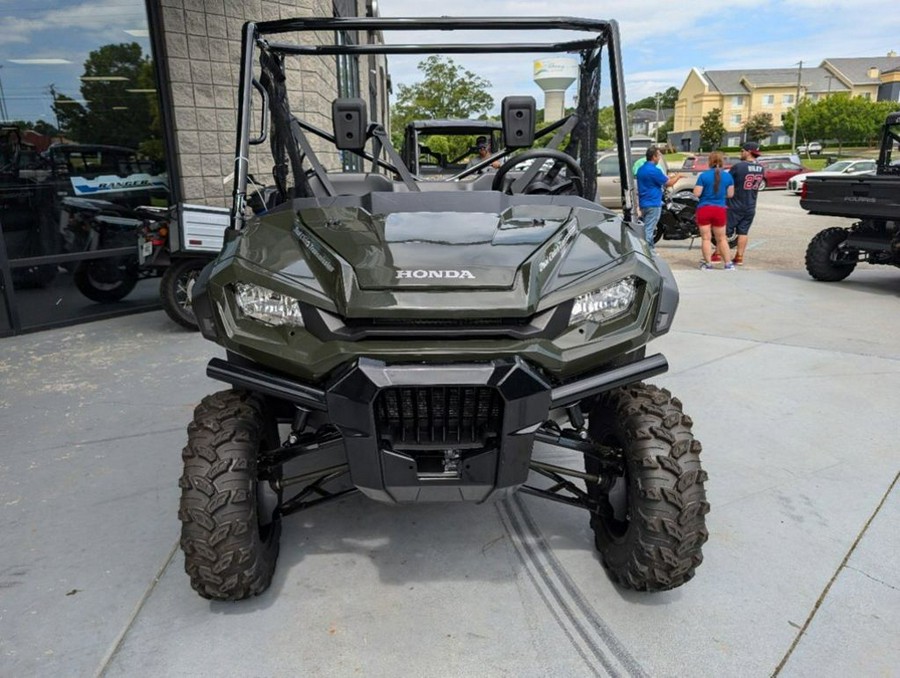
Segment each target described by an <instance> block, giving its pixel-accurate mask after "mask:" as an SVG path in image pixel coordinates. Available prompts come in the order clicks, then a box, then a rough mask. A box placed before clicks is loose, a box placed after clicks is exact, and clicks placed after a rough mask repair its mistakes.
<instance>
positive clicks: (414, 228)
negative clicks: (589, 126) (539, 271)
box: [295, 206, 573, 290]
mask: <svg viewBox="0 0 900 678" xmlns="http://www.w3.org/2000/svg"><path fill="white" fill-rule="evenodd" d="M297 218H298V223H297V224H296V227H295V235H296V236H297V237H298V240H300V243H301V245H302V244H303V243H304V240H305V239H304V237H303V234H302V232H301V231H300V229H303V228H305V229H306V230H308V231H309V232H311V233H312V234H313V236H314V237H315V238H317V239H318V240H320V241H321V242H322V243H324V244H325V245H327V247H328V248H330V249H331V250H332V251H333V252H334V253H335V254H336V255H337V256H338V257H339V258H341V259H343V260H344V261H346V262H347V263H348V264H349V265H350V266H352V268H353V270H354V273H355V275H356V279H357V283H358V285H359V287H360V289H363V290H391V289H405V288H417V287H419V288H421V287H431V288H435V287H438V288H441V289H452V288H470V287H471V288H475V287H477V288H482V289H484V288H493V289H511V288H512V287H513V285H514V284H515V279H516V274H517V272H518V271H519V269H520V268H521V266H522V264H523V262H525V261H526V260H527V259H529V258H530V257H531V256H532V255H533V254H534V252H535V251H536V250H537V249H538V248H540V247H541V246H542V245H543V244H544V243H546V242H547V241H548V240H550V239H552V238H553V237H554V234H556V233H557V232H559V231H560V229H562V228H563V227H564V226H565V225H566V224H567V223H568V222H570V221H571V220H572V218H573V217H572V209H571V208H569V207H562V206H543V207H540V208H537V209H535V208H533V207H532V208H529V209H528V210H527V216H526V209H524V208H522V207H511V208H509V209H507V210H505V211H504V212H503V213H502V214H496V213H491V212H477V211H476V212H426V211H421V212H419V211H415V212H397V213H393V214H387V215H379V214H375V215H372V214H369V213H368V212H367V211H365V210H363V209H341V210H334V209H327V208H326V209H307V210H300V211H299V212H298V213H297Z"/></svg>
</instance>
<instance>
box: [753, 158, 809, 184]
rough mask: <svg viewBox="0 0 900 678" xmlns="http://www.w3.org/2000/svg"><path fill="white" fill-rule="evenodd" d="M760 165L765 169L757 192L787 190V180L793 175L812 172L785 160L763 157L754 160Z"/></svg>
mask: <svg viewBox="0 0 900 678" xmlns="http://www.w3.org/2000/svg"><path fill="white" fill-rule="evenodd" d="M756 162H758V163H759V164H760V165H762V166H763V167H764V168H765V171H766V172H765V174H764V175H763V181H762V183H761V184H760V185H759V190H761V191H762V190H765V189H767V188H787V182H788V180H789V179H790V178H791V177H792V176H794V175H795V174H803V173H804V172H811V171H812V170H811V169H809V168H807V167H804V166H803V165H800V164H799V163H796V162H794V161H793V160H787V159H785V158H766V157H765V156H762V157H759V158H757V159H756Z"/></svg>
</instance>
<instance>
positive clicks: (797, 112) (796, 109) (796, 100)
mask: <svg viewBox="0 0 900 678" xmlns="http://www.w3.org/2000/svg"><path fill="white" fill-rule="evenodd" d="M798 66H799V68H798V69H797V96H796V97H794V133H793V134H792V135H791V153H796V152H797V120H798V119H799V118H800V78H801V77H802V75H803V61H800V63H799V64H798Z"/></svg>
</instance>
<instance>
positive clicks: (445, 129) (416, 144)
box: [400, 120, 503, 175]
mask: <svg viewBox="0 0 900 678" xmlns="http://www.w3.org/2000/svg"><path fill="white" fill-rule="evenodd" d="M502 132H503V126H502V125H501V124H500V123H499V122H497V121H496V120H413V121H411V122H409V123H407V124H406V129H404V130H403V146H402V147H401V148H400V157H401V159H402V160H403V162H404V163H406V166H407V167H408V168H409V170H410V171H411V172H412V173H413V174H414V175H419V174H421V173H427V172H428V171H429V169H430V170H433V171H437V172H441V171H453V170H456V169H457V168H458V169H459V170H462V169H465V164H466V158H468V157H469V156H470V155H474V154H475V153H477V152H478V149H477V147H475V146H469V147H467V148H466V150H465V151H464V152H463V153H462V154H461V155H457V156H456V157H454V156H453V155H445V154H443V153H441V152H439V151H437V150H435V149H432V148H430V147H428V146H426V145H425V144H423V143H422V139H423V138H425V139H427V138H428V137H429V136H431V135H447V136H468V137H479V136H484V137H487V138H488V139H489V142H490V148H491V152H492V154H493V152H494V151H496V150H497V149H498V148H500V146H501V144H502V142H501V134H502ZM498 155H499V154H498ZM422 157H424V158H426V159H428V160H430V163H429V164H428V166H427V167H425V166H424V165H425V163H423V162H421V158H422ZM491 160H494V158H491ZM460 163H462V165H460Z"/></svg>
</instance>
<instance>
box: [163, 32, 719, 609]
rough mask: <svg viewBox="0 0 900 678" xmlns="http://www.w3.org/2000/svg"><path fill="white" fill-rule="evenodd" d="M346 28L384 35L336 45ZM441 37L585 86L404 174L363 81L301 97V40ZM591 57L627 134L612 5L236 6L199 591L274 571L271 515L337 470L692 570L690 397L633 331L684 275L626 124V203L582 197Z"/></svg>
mask: <svg viewBox="0 0 900 678" xmlns="http://www.w3.org/2000/svg"><path fill="white" fill-rule="evenodd" d="M357 31H358V32H359V35H361V36H370V38H371V36H382V35H390V36H391V37H392V38H394V37H398V39H397V41H396V42H389V43H380V42H378V43H373V42H368V43H363V44H348V43H347V41H342V44H330V42H328V41H331V40H332V39H333V37H334V36H335V35H339V34H342V33H344V32H357ZM409 31H416V32H433V33H434V35H435V36H436V37H435V39H436V40H437V41H438V42H437V44H422V43H421V42H419V40H420V39H421V38H420V34H419V35H417V36H416V37H417V41H416V42H415V43H414V44H413V43H405V42H403V38H404V36H405V35H407V34H408V32H409ZM473 34H477V35H481V36H484V38H486V39H487V40H486V41H484V42H480V41H479V40H478V39H473V38H472V37H471V36H472V35H473ZM534 35H537V36H538V37H537V38H534V39H532V36H534ZM523 36H527V37H524V38H523ZM561 36H562V37H561ZM454 38H456V42H453V39H454ZM504 38H509V39H510V40H512V39H515V40H516V41H514V42H513V41H510V42H504ZM523 40H524V42H523ZM448 41H449V42H448ZM432 53H437V54H485V55H502V54H518V55H520V58H522V59H523V63H526V64H527V63H528V62H527V59H528V57H527V56H523V55H528V54H534V55H535V56H542V55H546V54H553V53H563V54H570V55H573V54H574V55H577V56H578V57H579V58H580V67H579V68H580V72H579V75H580V77H579V83H578V93H577V101H578V104H577V108H576V109H575V111H574V113H572V114H571V115H568V116H566V117H564V118H563V119H561V120H559V121H556V122H554V123H552V124H550V125H547V126H546V127H543V128H542V129H541V130H540V131H536V125H535V118H536V109H535V101H534V99H533V98H532V97H530V96H508V97H506V98H505V99H504V100H503V102H502V106H501V109H500V124H501V132H502V134H501V136H502V146H501V147H500V148H498V149H496V150H495V151H494V152H493V153H492V154H491V155H490V156H489V157H487V158H485V159H484V160H483V161H481V162H477V163H474V164H471V165H470V166H468V167H466V168H465V169H463V170H461V171H459V172H458V173H456V174H454V175H451V176H448V177H446V178H444V179H441V180H437V181H436V180H433V177H429V179H431V180H429V181H420V178H419V177H418V176H417V174H415V173H414V172H411V171H410V169H409V168H408V167H407V166H406V164H405V163H404V162H403V159H402V158H401V156H400V153H399V152H398V151H397V150H396V149H394V148H393V146H392V144H391V141H390V134H389V133H388V130H386V129H385V128H384V126H383V125H382V124H379V123H376V122H371V121H370V120H369V119H368V116H367V108H368V107H367V105H366V102H364V101H363V100H362V99H355V98H337V99H335V100H334V101H333V105H332V114H333V115H332V125H331V129H321V128H319V127H317V126H316V125H314V124H312V123H310V122H308V121H306V120H303V119H301V118H299V117H296V116H295V114H294V113H293V112H292V109H291V105H290V102H291V100H292V97H291V92H290V91H289V89H288V87H287V85H288V83H290V82H291V81H292V80H293V77H287V76H289V75H290V76H296V75H297V74H300V75H301V76H302V74H303V73H304V72H306V71H304V70H303V67H302V65H301V66H298V65H297V64H296V63H295V62H296V61H298V60H299V61H300V62H301V63H302V61H303V60H304V59H308V58H318V59H321V58H322V57H323V56H331V55H338V56H339V57H341V58H343V57H349V58H355V57H357V56H358V55H369V54H379V55H408V54H416V55H417V54H432ZM604 59H605V62H606V64H607V65H608V69H606V70H607V72H608V74H609V83H610V85H611V86H610V96H611V97H612V101H613V105H614V108H615V118H616V128H617V132H618V136H619V138H620V139H624V138H627V135H626V130H625V121H626V114H625V93H624V88H623V78H622V67H621V56H620V48H619V35H618V27H617V25H616V23H615V22H612V21H598V20H589V19H575V18H531V17H529V18H485V17H478V18H446V17H443V18H427V19H426V18H423V19H397V18H346V19H342V18H325V19H322V18H319V19H313V18H302V19H291V20H280V21H271V22H263V23H248V24H246V25H245V26H244V29H243V49H242V64H241V74H242V79H241V83H240V90H239V110H238V131H237V145H236V153H235V156H236V159H235V182H234V186H235V188H234V203H233V211H232V225H231V228H230V229H229V232H228V234H227V236H226V240H225V245H224V247H223V249H222V252H221V253H220V255H219V256H218V258H217V259H216V260H215V261H214V262H212V263H211V264H210V265H208V266H207V267H206V268H205V269H204V271H203V273H202V274H201V276H200V278H199V279H198V281H197V282H196V284H195V286H194V289H193V308H194V311H195V314H196V317H197V321H198V323H199V326H200V329H201V331H202V333H203V335H204V336H205V337H206V338H207V339H210V340H211V341H214V342H216V343H217V344H219V345H220V346H222V347H224V348H225V350H226V357H225V358H224V359H220V358H213V359H212V360H211V361H210V362H209V365H208V367H207V374H208V375H209V376H210V377H212V378H214V379H217V380H220V381H222V382H225V383H226V384H229V385H230V386H231V388H230V389H229V390H223V391H220V392H218V393H215V394H213V395H210V396H207V397H206V398H204V399H203V401H202V402H201V403H200V405H198V406H197V408H196V411H195V413H194V420H193V422H192V423H191V424H190V425H189V427H188V443H187V446H186V447H185V449H184V453H183V458H184V473H183V475H182V477H181V480H180V486H181V489H182V497H181V505H180V511H179V517H180V519H181V522H182V537H181V547H182V549H183V551H184V555H185V566H186V570H187V573H188V575H189V576H190V579H191V583H192V585H193V587H194V589H195V590H196V591H197V592H198V593H199V594H200V595H201V596H203V597H205V598H211V599H218V600H237V599H242V598H247V597H250V596H253V595H256V594H259V593H261V592H263V591H265V590H266V588H267V587H268V586H269V584H270V582H271V580H272V575H273V572H274V569H275V563H276V559H277V556H278V550H279V537H280V533H281V522H282V520H283V519H284V518H285V517H286V516H287V515H288V514H291V513H295V512H297V511H301V510H306V509H310V508H312V507H315V506H318V505H319V504H322V503H325V502H328V501H331V500H335V499H338V498H341V497H345V496H347V495H348V494H349V493H351V492H361V493H362V494H364V495H365V496H366V497H368V498H369V499H371V500H375V501H380V502H390V503H413V502H458V501H466V502H475V503H486V502H493V501H498V500H500V501H502V500H504V499H505V498H507V497H509V496H510V495H511V494H512V493H515V492H521V493H526V494H529V495H533V496H537V497H543V498H545V499H549V500H553V501H557V502H562V503H564V504H567V505H570V506H572V507H575V508H580V509H585V510H586V511H587V513H588V516H589V518H590V524H591V527H592V529H593V532H594V535H595V545H596V548H597V549H598V550H599V553H600V559H601V561H602V562H603V565H604V566H605V568H606V569H607V571H608V573H609V576H610V577H611V578H612V579H613V580H614V581H616V582H617V583H619V584H620V585H622V586H625V587H628V588H631V589H637V590H643V591H659V590H666V589H671V588H674V587H676V586H680V585H681V584H683V583H685V582H686V581H688V580H689V579H691V577H692V576H693V575H694V572H695V569H696V568H697V566H698V565H699V564H700V562H701V560H702V555H701V547H702V545H703V543H704V542H705V541H706V539H707V530H706V527H705V514H706V513H707V512H708V510H709V505H708V503H707V502H706V495H705V492H704V481H705V479H706V474H705V473H704V472H703V470H702V469H701V466H700V456H699V455H700V449H701V447H700V443H699V442H698V441H697V440H695V439H694V436H693V434H692V432H691V426H692V422H691V419H690V417H688V416H687V415H686V414H685V413H684V412H683V411H682V405H681V402H680V401H679V400H678V399H677V398H675V397H673V396H672V395H671V394H670V393H669V391H667V390H666V389H662V388H657V387H656V386H652V385H650V384H648V383H645V382H644V381H643V380H645V379H648V378H650V377H653V376H654V375H657V374H660V373H662V372H664V371H666V369H667V368H668V365H667V362H666V359H665V358H664V357H663V356H662V355H660V354H656V355H647V352H646V351H645V346H646V344H647V343H648V342H649V341H650V340H652V339H653V338H655V337H658V336H661V335H663V334H665V333H666V332H668V331H669V329H670V327H671V325H672V320H673V318H674V314H675V310H676V307H677V305H678V289H677V287H676V284H675V280H674V278H673V276H672V272H671V270H670V269H669V267H668V266H667V265H666V264H665V263H664V262H663V261H662V260H660V259H658V258H655V257H654V256H653V255H652V254H651V251H650V250H649V249H648V247H647V244H646V242H645V241H644V240H643V237H642V235H641V231H642V229H643V227H642V225H641V224H640V223H636V217H635V214H634V210H633V206H634V204H635V191H634V181H633V177H632V175H631V173H630V167H631V158H630V156H629V151H628V145H627V144H621V143H620V144H619V149H621V150H620V151H619V154H620V155H619V166H620V170H621V178H622V184H621V185H622V192H623V205H624V210H623V214H622V215H619V214H616V213H613V212H611V211H609V210H607V209H605V208H603V207H602V206H600V205H599V204H597V203H596V202H594V200H593V197H594V195H595V193H596V183H595V166H594V164H595V150H596V128H597V113H598V101H599V97H600V81H601V65H602V64H603V62H604ZM527 70H529V69H526V71H527ZM526 77H527V76H526ZM259 108H262V109H263V116H264V117H263V119H264V121H265V123H264V126H263V128H262V129H259V130H257V129H251V127H254V126H255V124H258V120H259V113H258V109H259ZM324 147H329V148H330V149H331V150H329V151H322V150H321V149H322V148H324ZM263 151H266V152H270V153H271V158H268V159H267V160H265V161H258V159H257V160H254V157H256V156H255V155H254V154H257V155H258V154H260V153H262V152H263ZM350 157H352V158H354V159H356V158H358V159H359V160H358V161H355V162H348V158H350ZM498 160H499V161H500V166H499V167H497V168H496V170H495V171H490V170H488V168H489V167H491V166H492V165H493V166H495V167H496V165H495V163H496V161H498ZM253 162H256V166H259V167H263V166H265V167H271V168H272V178H271V180H260V179H259V174H258V173H257V174H256V175H253V174H252V173H251V171H252V170H253V167H251V163H253ZM332 166H338V167H337V169H335V168H333V167H332ZM353 166H355V167H356V168H357V169H355V170H352V171H346V168H348V167H353ZM360 166H365V167H368V168H369V169H368V170H367V171H363V170H360V169H358V168H359V167H360ZM485 170H487V171H485ZM536 448H537V454H534V451H535V449H536ZM548 448H552V449H551V450H550V451H551V452H553V457H551V459H552V461H553V463H551V462H550V461H546V460H545V459H546V454H547V450H548ZM542 452H543V455H542ZM560 452H562V453H565V454H566V455H568V456H570V457H571V459H572V463H571V464H569V465H567V466H564V465H561V463H560V462H558V461H557V460H558V458H559V456H560ZM435 534H436V535H437V534H438V532H436V533H435ZM437 538H439V537H437Z"/></svg>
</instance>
